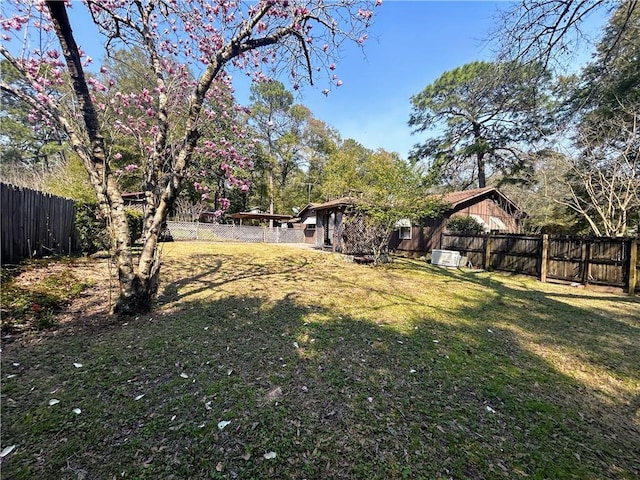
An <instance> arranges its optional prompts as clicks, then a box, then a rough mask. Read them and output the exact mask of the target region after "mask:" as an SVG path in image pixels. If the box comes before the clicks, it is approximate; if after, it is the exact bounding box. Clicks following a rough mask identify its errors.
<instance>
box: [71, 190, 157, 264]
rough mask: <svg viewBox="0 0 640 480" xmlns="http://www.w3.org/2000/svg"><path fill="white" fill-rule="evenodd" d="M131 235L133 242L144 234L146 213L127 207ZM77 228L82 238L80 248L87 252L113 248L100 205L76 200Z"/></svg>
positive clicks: (80, 238)
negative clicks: (100, 211) (99, 208)
mask: <svg viewBox="0 0 640 480" xmlns="http://www.w3.org/2000/svg"><path fill="white" fill-rule="evenodd" d="M125 213H126V215H127V224H128V226H129V236H130V240H131V243H132V244H133V243H134V242H135V241H136V240H138V239H139V238H140V237H141V236H142V227H143V221H144V215H143V214H142V212H140V211H139V210H133V209H129V208H128V209H125ZM76 230H77V232H78V237H79V240H80V249H81V250H82V252H83V253H85V254H92V253H95V252H98V251H103V250H107V251H109V250H110V249H111V244H110V236H109V235H108V230H107V222H106V221H105V220H104V219H103V218H102V217H101V216H100V213H99V210H98V205H97V204H96V203H89V202H76Z"/></svg>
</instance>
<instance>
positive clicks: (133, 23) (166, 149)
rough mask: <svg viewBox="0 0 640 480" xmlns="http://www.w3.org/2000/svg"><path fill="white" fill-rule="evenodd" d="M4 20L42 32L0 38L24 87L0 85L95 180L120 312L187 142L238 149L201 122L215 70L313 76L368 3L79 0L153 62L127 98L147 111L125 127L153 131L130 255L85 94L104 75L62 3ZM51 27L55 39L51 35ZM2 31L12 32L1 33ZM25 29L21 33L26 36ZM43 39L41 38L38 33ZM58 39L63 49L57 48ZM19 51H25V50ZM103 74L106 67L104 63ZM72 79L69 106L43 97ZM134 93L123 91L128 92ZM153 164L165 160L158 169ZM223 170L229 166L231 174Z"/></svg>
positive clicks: (131, 296)
mask: <svg viewBox="0 0 640 480" xmlns="http://www.w3.org/2000/svg"><path fill="white" fill-rule="evenodd" d="M7 3H9V2H5V5H3V6H4V7H5V12H7V13H6V14H5V18H4V19H3V28H4V29H5V31H9V32H10V33H11V32H13V33H15V37H17V38H20V31H23V32H24V31H25V30H29V29H37V30H38V31H39V34H40V35H39V36H38V38H40V39H42V41H43V43H42V44H41V45H38V46H37V47H36V48H33V49H29V48H23V49H19V53H15V51H13V50H10V49H9V48H7V46H6V45H5V44H3V45H2V46H0V54H2V56H3V57H4V58H5V59H7V60H8V61H9V62H10V63H11V65H12V66H13V67H14V68H15V69H16V70H17V71H18V72H19V73H20V75H21V76H22V78H23V79H24V80H25V82H24V83H25V84H26V85H27V86H28V88H19V87H16V86H15V85H13V84H7V83H6V82H4V81H3V82H0V89H2V91H3V92H4V93H6V94H10V95H13V96H15V97H17V98H19V99H20V100H21V101H23V102H25V103H26V104H28V105H29V107H30V108H31V109H33V110H34V111H36V112H38V114H39V115H41V117H42V118H43V119H46V120H47V121H50V122H53V123H57V124H58V125H60V127H61V128H62V129H63V130H64V132H65V135H66V137H67V139H68V141H69V143H70V144H71V145H72V147H73V149H74V150H75V152H76V153H77V155H78V156H79V157H80V158H81V159H82V161H83V164H84V166H85V168H86V170H87V172H88V174H89V177H90V179H91V183H92V185H93V187H94V189H95V191H96V194H97V197H98V202H99V205H100V207H101V210H102V212H103V215H104V216H105V217H106V218H108V220H109V221H108V224H109V225H110V228H111V238H112V243H113V250H114V256H115V259H116V263H117V267H118V278H119V283H120V295H119V298H118V301H117V303H116V305H115V308H114V310H115V311H117V312H121V313H129V314H132V313H136V312H140V311H147V310H149V308H150V307H151V304H152V298H153V295H154V293H155V291H156V289H157V286H158V279H159V273H160V256H159V252H158V237H159V234H160V232H161V229H162V226H163V224H164V222H165V220H166V218H167V214H168V212H169V210H170V209H171V207H172V205H173V203H174V201H175V199H176V198H177V195H178V193H179V192H180V189H181V187H182V182H183V178H184V177H185V176H186V174H187V171H188V167H189V165H190V163H191V161H192V158H193V156H194V153H195V151H196V148H198V146H199V145H202V146H203V147H204V148H210V149H212V150H213V151H215V152H216V155H219V156H222V158H224V159H225V161H226V162H228V163H229V164H239V165H242V164H243V163H244V162H245V159H244V158H242V156H241V155H239V154H238V152H237V151H236V150H235V149H234V148H233V144H232V143H231V141H227V142H225V143H223V142H219V143H216V144H213V145H207V144H206V141H205V140H206V139H202V138H201V136H202V129H201V127H202V125H203V123H204V122H206V121H207V116H208V115H210V114H212V115H215V113H211V112H210V110H209V109H208V108H206V102H207V100H208V99H210V100H211V101H212V102H214V103H215V100H216V97H217V92H216V91H215V89H214V88H213V86H214V81H215V80H218V81H223V80H226V81H228V77H227V76H226V71H225V69H227V68H239V69H244V70H245V71H247V73H249V75H251V76H253V77H254V78H257V79H260V78H264V77H265V73H264V72H263V71H262V68H263V66H264V68H265V70H266V71H267V74H268V75H271V74H273V73H275V72H276V71H278V70H279V69H285V70H284V71H287V72H293V75H294V76H295V81H296V82H298V83H299V82H303V81H311V80H312V74H313V71H314V70H313V68H312V65H313V64H319V65H320V68H321V69H322V66H326V72H327V73H328V74H332V72H331V70H330V65H332V64H330V60H329V58H330V56H331V55H334V54H335V53H337V51H338V50H339V47H340V45H341V44H342V43H343V41H344V40H345V39H351V40H354V41H359V42H360V43H361V42H362V41H364V39H365V38H366V34H365V32H366V28H367V26H368V25H369V22H370V20H371V17H372V15H373V12H372V10H371V9H370V7H372V6H373V4H372V3H369V2H360V1H356V0H339V1H337V2H330V3H324V2H318V3H308V2H302V1H294V0H260V1H258V2H257V3H249V4H245V3H243V2H230V1H213V2H211V1H205V0H175V1H164V0H146V1H142V0H141V1H136V2H133V3H128V2H121V1H115V0H114V1H111V0H109V1H94V0H87V1H86V5H87V7H88V8H89V11H90V13H91V15H92V17H93V20H94V22H95V23H96V25H97V26H98V28H99V30H100V32H101V34H102V35H103V36H104V38H105V48H106V49H107V51H109V50H110V49H112V48H113V46H114V45H121V46H123V47H124V48H132V47H134V46H138V47H140V48H141V49H142V50H143V51H144V53H145V58H146V62H147V64H148V67H149V68H150V69H151V71H152V72H153V76H152V78H153V82H154V88H153V90H144V89H143V90H142V91H138V92H131V93H130V94H129V101H130V102H131V101H133V102H135V103H136V106H139V108H140V110H141V111H144V112H145V113H146V115H147V119H146V120H145V121H144V122H134V123H133V124H132V125H131V128H136V129H144V130H145V131H147V132H148V133H149V134H150V137H151V138H152V139H153V141H152V143H151V144H150V145H149V150H148V152H147V155H146V157H145V159H144V162H143V164H142V165H141V166H140V168H141V169H142V171H143V173H142V177H143V179H144V187H145V188H144V191H145V194H146V208H145V218H144V232H143V240H144V246H143V249H142V252H141V254H140V257H139V261H138V262H137V265H134V262H133V255H132V251H131V244H130V239H129V237H130V236H129V232H128V226H127V219H126V215H125V212H124V203H123V200H122V194H121V191H120V188H119V185H118V182H117V178H116V177H115V175H114V171H113V170H112V168H111V163H110V162H111V160H112V159H111V158H110V157H109V152H110V150H109V148H108V147H109V146H108V144H107V142H106V141H105V133H104V125H103V124H102V123H101V121H100V116H99V115H98V110H99V108H100V106H99V105H98V104H97V102H96V98H95V95H94V93H95V92H100V91H105V90H106V89H107V88H108V85H105V84H103V83H102V82H100V81H98V80H97V79H93V78H91V77H88V76H87V75H86V74H85V67H86V65H87V63H88V62H89V61H90V59H89V58H87V57H86V56H85V55H84V54H83V52H82V51H81V50H80V49H79V47H78V44H77V41H76V38H75V37H74V32H73V29H72V26H71V24H70V21H69V17H68V15H67V4H66V3H63V2H58V1H47V2H45V3H44V4H43V3H41V2H37V1H33V2H32V1H18V2H16V3H14V4H12V5H11V7H12V8H11V9H9V8H8V7H7V5H6V4H7ZM49 33H54V34H55V40H56V41H57V43H58V45H59V47H56V46H55V43H54V39H53V38H48V34H49ZM4 38H6V39H10V38H11V35H9V34H7V33H5V34H4ZM25 38H28V37H26V36H25ZM45 41H46V42H47V43H44V42H45ZM58 48H59V49H60V50H61V52H60V51H59V50H58ZM23 54H24V55H23ZM176 66H177V68H180V69H183V70H189V69H192V71H193V73H194V75H196V77H195V79H194V81H192V82H190V83H189V88H188V90H186V92H185V93H186V95H185V97H184V99H183V102H184V109H185V111H186V117H185V119H184V122H183V123H182V124H181V125H176V124H175V123H174V122H172V121H171V120H170V119H171V116H170V113H171V106H172V105H173V102H174V101H175V100H176V99H174V98H172V97H171V96H170V94H169V86H170V85H169V84H168V81H169V79H170V76H171V75H173V74H175V73H176V72H175V69H176ZM107 73H108V72H107ZM67 78H68V79H70V81H71V86H72V88H71V92H72V93H73V97H74V105H75V106H77V108H76V109H75V110H73V111H71V110H69V111H65V110H63V109H61V108H60V106H59V103H58V102H57V100H56V98H55V97H53V96H52V90H53V88H52V87H54V86H57V85H60V84H62V83H65V79H67ZM131 95H132V96H131ZM163 165H170V168H168V169H164V168H162V166H163ZM232 173H233V172H232V171H231V169H230V170H229V175H230V176H231V175H232Z"/></svg>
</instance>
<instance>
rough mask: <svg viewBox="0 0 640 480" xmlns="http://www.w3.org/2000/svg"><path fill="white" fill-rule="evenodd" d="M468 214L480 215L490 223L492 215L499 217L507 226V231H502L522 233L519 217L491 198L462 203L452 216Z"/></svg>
mask: <svg viewBox="0 0 640 480" xmlns="http://www.w3.org/2000/svg"><path fill="white" fill-rule="evenodd" d="M468 215H478V216H479V217H480V218H482V220H484V222H485V223H486V224H489V219H490V217H496V218H499V219H500V220H501V221H502V223H504V224H505V225H506V226H507V231H506V232H500V233H520V222H519V221H518V219H517V218H514V217H513V215H509V213H508V212H506V211H505V210H504V209H503V208H502V207H500V205H498V204H497V203H496V202H494V201H493V200H492V199H491V198H485V199H483V200H482V201H481V202H477V203H472V204H470V205H461V206H460V208H457V209H456V210H455V211H454V213H452V214H451V216H452V217H466V216H468Z"/></svg>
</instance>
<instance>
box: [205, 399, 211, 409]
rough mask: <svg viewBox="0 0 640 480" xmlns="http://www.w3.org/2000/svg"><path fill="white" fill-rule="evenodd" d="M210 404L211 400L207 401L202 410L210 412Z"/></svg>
mask: <svg viewBox="0 0 640 480" xmlns="http://www.w3.org/2000/svg"><path fill="white" fill-rule="evenodd" d="M211 402H212V400H209V401H208V402H206V403H205V404H204V408H206V409H207V410H211Z"/></svg>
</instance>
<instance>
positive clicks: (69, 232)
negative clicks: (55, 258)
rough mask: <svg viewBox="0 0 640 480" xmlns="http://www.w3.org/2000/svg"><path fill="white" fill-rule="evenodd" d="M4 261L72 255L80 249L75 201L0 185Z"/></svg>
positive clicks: (0, 220) (12, 261) (0, 225)
mask: <svg viewBox="0 0 640 480" xmlns="http://www.w3.org/2000/svg"><path fill="white" fill-rule="evenodd" d="M0 201H1V202H2V204H1V206H2V208H1V215H0V228H1V229H2V232H1V242H2V246H1V253H2V255H1V259H2V262H3V263H15V262H19V261H20V260H22V259H24V258H29V257H32V256H33V255H34V252H35V254H36V255H37V256H42V255H49V254H52V253H58V254H64V253H71V252H69V251H68V250H69V249H68V248H65V245H66V246H68V245H69V242H70V243H71V247H72V249H73V251H77V249H78V240H77V238H78V237H77V233H76V229H75V206H74V203H73V200H69V199H67V198H61V197H56V196H54V195H50V194H44V193H42V192H38V191H35V190H31V189H28V188H19V187H14V186H13V185H7V184H4V183H0Z"/></svg>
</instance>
